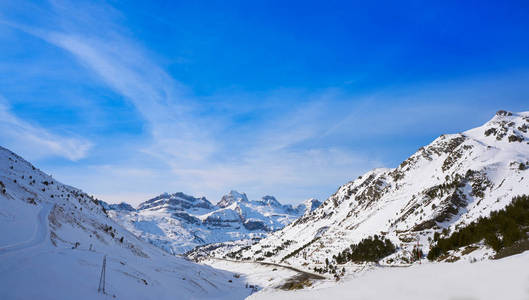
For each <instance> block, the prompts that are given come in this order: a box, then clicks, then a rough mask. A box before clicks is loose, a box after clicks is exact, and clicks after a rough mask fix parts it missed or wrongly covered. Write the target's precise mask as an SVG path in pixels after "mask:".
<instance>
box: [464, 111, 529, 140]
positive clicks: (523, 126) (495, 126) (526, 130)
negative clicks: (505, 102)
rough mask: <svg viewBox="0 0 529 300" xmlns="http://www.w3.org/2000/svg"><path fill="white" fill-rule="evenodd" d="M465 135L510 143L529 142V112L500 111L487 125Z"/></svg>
mask: <svg viewBox="0 0 529 300" xmlns="http://www.w3.org/2000/svg"><path fill="white" fill-rule="evenodd" d="M465 133H467V134H469V135H472V136H473V137H476V138H479V137H480V136H481V137H486V138H488V139H496V140H497V141H506V142H509V143H522V142H529V112H520V113H513V112H510V111H505V110H499V111H498V112H496V115H495V116H494V117H493V118H492V119H491V120H490V121H488V122H487V123H485V125H483V126H481V127H478V128H475V129H472V130H469V131H467V132H465Z"/></svg>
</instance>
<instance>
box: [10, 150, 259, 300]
mask: <svg viewBox="0 0 529 300" xmlns="http://www.w3.org/2000/svg"><path fill="white" fill-rule="evenodd" d="M120 208H121V209H125V210H126V209H130V208H128V207H127V206H126V205H121V206H120ZM104 256H106V257H107V258H106V280H105V290H106V297H108V298H113V297H114V298H117V299H175V298H178V299H219V298H224V299H243V298H244V297H246V296H247V295H249V294H250V293H251V290H250V289H247V288H245V286H244V282H242V280H243V279H242V278H240V279H239V278H234V277H233V275H234V274H233V273H229V272H225V271H220V270H216V269H213V268H210V267H207V266H202V265H198V264H195V263H192V262H190V261H188V260H186V259H183V258H180V257H175V256H172V255H168V254H166V253H165V252H163V251H161V250H160V249H159V248H156V247H154V246H153V245H151V244H149V243H147V242H145V241H143V240H141V239H138V238H137V237H136V236H135V235H134V234H132V233H130V232H129V231H127V230H126V229H124V228H123V227H121V226H120V225H119V224H117V223H116V222H114V221H113V220H112V219H111V218H109V217H108V216H107V215H106V213H105V210H104V209H103V207H102V206H101V205H100V203H99V202H98V201H97V200H95V199H94V198H93V197H91V196H88V195H87V194H85V193H83V192H82V191H80V190H78V189H76V188H73V187H70V186H67V185H64V184H62V183H60V182H57V181H56V180H55V179H54V178H52V177H51V176H49V175H46V174H45V173H43V172H41V171H40V170H38V169H37V168H35V167H34V166H32V165H31V164H30V163H28V162H26V161H25V160H23V159H22V158H21V157H19V156H17V155H16V154H14V153H12V152H10V151H9V150H7V149H4V148H1V147H0V282H1V284H0V299H98V298H99V297H101V298H104V297H105V295H103V294H101V293H98V287H99V282H100V275H101V270H102V262H103V258H104ZM237 277H238V276H237Z"/></svg>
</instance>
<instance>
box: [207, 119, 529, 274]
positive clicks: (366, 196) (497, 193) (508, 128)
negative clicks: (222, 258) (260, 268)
mask: <svg viewBox="0 0 529 300" xmlns="http://www.w3.org/2000/svg"><path fill="white" fill-rule="evenodd" d="M528 130H529V112H522V113H511V112H506V111H499V112H498V113H497V114H496V115H495V116H494V117H493V118H492V120H490V121H489V122H487V123H486V124H484V125H483V126H481V127H478V128H475V129H472V130H468V131H466V132H463V133H459V134H447V135H442V136H440V137H439V138H437V139H436V140H434V141H433V142H432V143H431V144H429V145H428V146H426V147H422V148H420V149H419V150H418V151H417V152H416V153H415V154H413V155H412V156H410V157H409V158H408V159H407V160H405V161H403V162H402V163H401V164H400V165H399V166H398V167H397V168H395V169H375V170H372V171H370V172H368V173H366V174H364V175H362V176H360V177H358V178H357V179H356V180H353V181H351V182H349V183H346V184H344V185H343V186H341V187H340V188H339V189H338V191H337V192H336V193H335V194H333V195H332V196H331V197H330V198H328V199H327V200H326V201H325V202H324V203H323V204H322V205H321V206H320V207H319V208H317V209H316V210H314V211H313V212H311V213H309V214H307V215H304V216H303V217H301V218H299V219H298V220H296V221H295V222H294V223H292V224H290V225H288V226H286V227H285V228H284V229H282V230H280V231H277V232H274V233H272V234H271V235H269V236H268V237H267V238H266V239H263V240H261V241H260V242H258V243H257V244H255V245H252V246H251V247H247V246H246V248H239V249H234V250H233V251H232V253H230V255H228V256H229V257H233V258H237V259H252V260H254V259H257V260H264V261H271V262H283V263H288V264H292V265H296V266H299V267H305V268H313V267H315V266H321V265H323V264H324V261H325V259H329V260H331V259H332V256H333V255H336V254H338V253H339V252H341V251H343V250H344V249H346V248H348V247H349V245H350V244H352V243H357V242H359V241H360V240H361V239H363V238H366V237H368V236H372V235H375V234H377V235H380V236H385V237H386V238H389V239H390V240H391V241H392V242H393V243H394V244H396V245H397V246H398V251H397V253H396V254H394V255H392V256H391V257H388V258H387V259H386V260H385V261H384V263H393V264H395V263H399V264H400V263H407V262H409V261H410V260H411V258H412V257H413V256H414V254H412V253H416V252H414V251H413V248H414V247H415V246H416V245H417V243H420V245H419V247H420V248H421V249H422V250H423V253H427V252H428V249H429V245H430V242H431V239H432V237H433V234H434V232H441V231H442V230H443V229H448V230H450V231H453V230H454V229H456V228H457V227H458V226H462V225H465V224H468V223H470V222H471V221H473V220H476V219H477V218H478V217H480V216H488V215H489V214H490V212H491V211H495V210H499V209H501V208H503V207H505V206H506V205H507V204H509V203H510V202H511V199H512V198H513V197H514V196H516V195H521V194H529V170H528V169H529V168H528V167H527V166H529V133H528ZM478 252H479V253H480V256H481V258H483V257H489V256H491V255H492V254H493V253H492V251H488V250H487V249H483V251H481V252H480V251H478ZM478 252H476V253H478ZM217 254H218V255H225V253H220V252H219V253H217ZM265 254H266V255H265Z"/></svg>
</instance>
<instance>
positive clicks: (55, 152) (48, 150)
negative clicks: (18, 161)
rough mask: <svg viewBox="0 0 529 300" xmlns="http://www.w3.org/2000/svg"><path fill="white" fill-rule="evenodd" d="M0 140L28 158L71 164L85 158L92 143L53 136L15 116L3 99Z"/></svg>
mask: <svg viewBox="0 0 529 300" xmlns="http://www.w3.org/2000/svg"><path fill="white" fill-rule="evenodd" d="M0 140H1V141H2V144H4V145H6V146H7V147H10V148H12V149H13V150H14V149H17V150H19V151H21V152H22V153H21V154H23V155H25V156H27V157H29V158H34V159H36V158H41V157H46V156H60V157H64V158H67V159H69V160H72V161H76V160H79V159H82V158H84V157H86V155H87V154H88V152H89V150H90V149H91V148H92V143H91V142H90V141H88V140H86V139H84V138H81V137H74V136H73V135H70V136H65V135H60V134H56V133H52V132H50V131H48V130H46V129H44V128H42V127H40V126H38V125H35V124H31V122H28V121H26V120H23V119H20V118H19V117H17V116H16V115H14V114H13V113H12V112H11V111H10V110H9V107H8V105H7V101H6V100H5V99H3V98H1V97H0Z"/></svg>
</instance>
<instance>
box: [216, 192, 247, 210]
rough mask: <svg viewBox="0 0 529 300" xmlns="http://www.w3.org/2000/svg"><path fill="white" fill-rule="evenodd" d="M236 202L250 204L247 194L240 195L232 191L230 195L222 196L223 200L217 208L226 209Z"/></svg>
mask: <svg viewBox="0 0 529 300" xmlns="http://www.w3.org/2000/svg"><path fill="white" fill-rule="evenodd" d="M236 202H248V197H247V196H246V194H245V193H239V192H237V191H235V190H231V191H230V192H229V193H228V194H226V195H224V196H222V199H220V201H219V202H218V203H217V206H218V207H220V208H224V207H227V206H230V205H231V204H233V203H236Z"/></svg>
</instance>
